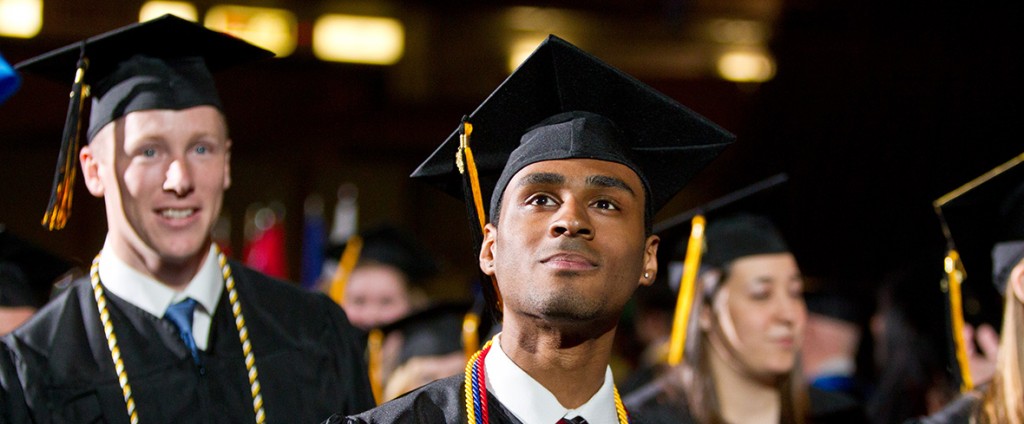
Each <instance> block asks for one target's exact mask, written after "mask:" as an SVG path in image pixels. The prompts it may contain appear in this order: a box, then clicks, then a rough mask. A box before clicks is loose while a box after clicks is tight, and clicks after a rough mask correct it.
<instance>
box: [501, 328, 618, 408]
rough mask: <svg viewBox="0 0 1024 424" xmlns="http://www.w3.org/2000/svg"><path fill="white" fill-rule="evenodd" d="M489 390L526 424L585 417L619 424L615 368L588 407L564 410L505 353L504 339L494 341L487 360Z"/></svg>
mask: <svg viewBox="0 0 1024 424" xmlns="http://www.w3.org/2000/svg"><path fill="white" fill-rule="evenodd" d="M484 372H485V373H486V376H487V379H486V382H487V389H488V390H490V391H491V393H493V394H494V397H495V398H497V399H498V401H499V402H501V404H502V405H504V406H505V408H506V409H508V410H509V411H510V412H512V414H513V415H515V416H516V418H518V419H519V420H520V421H522V422H523V423H524V424H556V423H557V422H558V420H560V419H562V418H565V419H572V418H575V417H577V416H581V417H583V418H584V419H586V420H587V423H588V424H617V423H618V422H619V418H618V415H617V414H616V411H615V382H614V381H613V380H612V370H611V368H610V367H609V368H606V369H605V372H604V384H602V385H601V388H600V389H599V390H598V391H597V393H595V394H594V396H593V397H591V398H590V400H588V401H587V402H586V403H584V404H583V405H582V406H580V407H579V408H576V409H568V408H566V407H564V406H562V404H561V403H559V402H558V399H556V398H555V395H553V394H551V392H550V391H548V389H547V388H545V387H544V386H542V385H541V384H540V383H538V382H537V381H536V380H534V379H533V377H530V375H529V374H527V373H526V371H523V369H522V368H519V366H518V365H516V364H515V362H512V360H511V359H509V357H508V355H505V352H504V351H502V350H501V335H500V334H499V335H497V336H495V337H494V342H493V343H492V344H491V350H490V352H488V353H487V357H486V359H485V360H484Z"/></svg>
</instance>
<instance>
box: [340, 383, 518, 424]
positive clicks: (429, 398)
mask: <svg viewBox="0 0 1024 424" xmlns="http://www.w3.org/2000/svg"><path fill="white" fill-rule="evenodd" d="M464 388H465V374H457V375H453V376H451V377H448V378H442V379H440V380H436V381H434V382H431V383H429V384H427V385H424V386H423V387H420V388H418V389H416V390H413V391H411V392H409V393H406V394H405V395H402V396H400V397H398V398H396V399H393V400H391V401H389V402H386V403H384V404H383V405H381V406H378V407H376V408H374V409H371V410H369V411H366V412H364V413H362V414H359V415H355V416H349V417H343V416H342V415H335V416H332V417H331V418H330V419H329V420H327V421H325V423H329V424H340V423H346V424H371V423H382V424H389V423H421V424H433V423H437V424H440V423H450V424H456V423H459V424H461V423H465V422H468V417H467V416H466V391H465V390H464ZM487 410H488V412H489V417H488V420H489V421H490V422H491V423H493V424H522V423H521V422H520V421H519V420H518V419H516V417H515V416H514V415H512V413H511V412H509V411H508V409H506V408H505V407H504V405H502V404H501V402H498V399H496V398H495V397H494V394H492V393H491V392H490V391H488V392H487Z"/></svg>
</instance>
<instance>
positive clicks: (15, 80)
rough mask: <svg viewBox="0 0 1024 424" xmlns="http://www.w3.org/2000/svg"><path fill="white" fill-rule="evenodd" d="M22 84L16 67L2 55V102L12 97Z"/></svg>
mask: <svg viewBox="0 0 1024 424" xmlns="http://www.w3.org/2000/svg"><path fill="white" fill-rule="evenodd" d="M19 86H21V77H19V76H18V74H17V73H16V72H14V68H11V65H10V64H9V63H7V61H6V60H4V56H3V55H0V103H3V102H4V101H5V100H7V98H8V97H11V95H12V94H14V92H15V91H18V87H19Z"/></svg>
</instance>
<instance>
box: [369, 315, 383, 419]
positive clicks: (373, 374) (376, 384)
mask: <svg viewBox="0 0 1024 424" xmlns="http://www.w3.org/2000/svg"><path fill="white" fill-rule="evenodd" d="M383 345H384V332H383V331H381V330H380V329H379V328H374V329H373V330H370V334H369V335H368V336H367V338H366V350H367V356H368V357H369V360H368V361H367V362H368V364H367V369H368V370H369V372H370V390H372V391H373V400H374V401H375V402H376V403H377V405H380V402H381V399H382V398H383V397H384V381H383V380H384V378H383V376H382V375H381V374H380V372H381V371H380V366H381V356H383V352H382V349H381V347H382V346H383Z"/></svg>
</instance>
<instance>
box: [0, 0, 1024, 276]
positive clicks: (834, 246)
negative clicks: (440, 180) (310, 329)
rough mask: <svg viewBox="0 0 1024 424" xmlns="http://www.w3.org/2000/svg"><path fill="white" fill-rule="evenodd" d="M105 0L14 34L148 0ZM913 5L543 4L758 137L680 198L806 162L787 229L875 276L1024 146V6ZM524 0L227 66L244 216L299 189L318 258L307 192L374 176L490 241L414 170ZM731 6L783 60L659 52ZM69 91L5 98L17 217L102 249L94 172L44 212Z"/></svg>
mask: <svg viewBox="0 0 1024 424" xmlns="http://www.w3.org/2000/svg"><path fill="white" fill-rule="evenodd" d="M87 3H89V6H88V7H86V6H84V4H85V3H82V2H71V1H66V2H57V1H56V0H49V1H47V2H46V5H47V7H48V9H47V17H46V19H47V20H48V21H47V22H48V24H47V26H46V27H45V28H44V33H45V36H41V37H39V38H37V39H33V40H14V39H0V51H3V53H4V55H5V56H6V57H7V58H8V59H9V60H11V61H18V60H21V59H25V58H27V57H30V56H32V55H35V54H38V53H41V52H43V51H46V50H48V49H50V48H54V47H58V46H61V45H64V44H68V43H70V42H72V41H74V40H75V39H77V38H79V37H81V36H84V35H88V34H92V33H96V32H100V31H106V30H109V29H112V28H115V27H118V26H121V25H124V24H126V23H128V22H131V20H132V19H134V18H135V16H134V13H135V10H137V5H136V4H135V3H134V2H127V3H132V4H130V5H126V4H125V3H126V2H109V3H110V4H105V3H102V2H99V3H101V4H100V5H94V3H97V2H87ZM896 3H897V2H889V1H858V2H833V1H824V0H793V1H782V2H781V3H779V2H756V1H723V2H712V1H701V0H662V1H635V2H621V1H611V0H602V1H588V2H577V1H569V0H564V1H555V2H544V3H543V4H541V3H540V2H532V3H525V4H528V5H532V6H554V7H558V8H561V9H565V10H568V11H569V12H571V13H574V14H570V15H568V16H570V17H573V18H574V19H576V20H577V21H578V23H579V22H582V23H583V24H586V25H582V27H581V28H578V29H577V30H576V35H577V39H578V40H580V41H579V43H580V44H581V47H583V48H584V49H587V50H589V51H592V52H594V53H595V55H597V56H598V57H602V58H605V59H606V60H607V61H609V62H610V63H612V64H613V65H616V66H620V67H622V68H623V69H624V70H626V71H627V72H629V73H631V74H634V75H636V76H638V77H639V78H641V79H643V80H644V81H646V82H648V83H649V84H651V85H652V86H654V87H655V88H658V89H659V90H662V91H664V92H665V93H666V94H668V95H669V96H671V97H673V98H675V99H677V100H679V101H681V102H682V103H684V104H686V105H688V106H690V107H691V108H693V109H694V110H696V111H698V112H700V113H702V114H704V115H706V116H708V117H709V118H711V119H712V120H714V121H716V122H719V123H720V124H721V125H722V126H724V127H725V128H727V129H729V130H731V131H734V132H735V133H736V134H737V135H738V141H737V143H736V144H735V145H734V146H732V147H730V149H728V150H727V151H726V153H725V154H723V156H722V157H720V158H719V159H718V160H716V162H714V163H713V164H712V166H711V168H709V169H708V170H706V171H705V172H704V173H702V174H701V175H700V176H699V177H698V178H697V180H696V181H695V182H694V183H693V184H691V186H690V187H689V188H687V189H686V190H685V191H684V192H683V194H681V195H680V196H679V197H677V198H676V199H675V201H673V202H672V203H671V204H670V206H669V208H668V210H667V211H666V212H665V213H663V214H662V217H665V216H668V215H669V214H671V213H674V212H679V211H682V210H684V209H687V208H689V207H692V206H694V205H697V204H699V203H700V202H703V201H707V200H709V199H712V198H714V197H716V196H719V195H721V194H724V193H726V192H729V191H731V190H734V189H736V188H739V187H741V186H743V185H746V184H748V183H751V182H754V181H756V180H758V179H761V178H764V177H766V176H769V175H772V174H774V173H776V172H780V171H785V172H787V173H789V174H790V177H791V178H790V185H789V187H788V202H787V204H786V205H787V208H786V211H787V213H786V215H787V219H786V227H787V229H788V236H789V238H790V239H791V240H792V243H793V244H794V245H795V246H796V249H797V251H798V254H799V256H800V260H801V263H802V265H803V267H804V268H805V271H806V273H807V274H809V275H811V276H813V277H818V278H819V279H821V280H822V281H825V282H827V283H831V284H839V285H850V286H853V285H855V286H858V287H866V286H869V285H871V284H873V283H875V282H877V281H878V280H880V279H882V278H883V277H884V276H885V275H886V274H888V273H890V272H891V271H893V270H899V269H904V268H907V267H908V266H910V267H913V266H919V265H920V264H923V263H924V264H932V263H934V264H935V265H936V267H937V266H938V265H939V264H940V261H941V257H940V255H941V254H942V250H943V247H944V244H943V241H942V237H941V233H940V232H939V227H938V223H937V221H936V219H935V217H934V213H933V212H932V210H931V206H930V204H931V201H932V200H933V199H935V198H937V197H938V196H939V195H941V194H943V193H944V192H946V191H949V190H951V189H953V188H955V187H956V186H958V185H960V184H962V183H964V182H966V181H968V180H970V179H971V178H973V177H974V176H976V175H978V174H980V173H982V172H983V171H985V170H987V169H988V168H991V167H993V166H995V165H997V164H999V163H1002V162H1003V161H1005V160H1007V159H1009V158H1010V157H1012V156H1014V155H1016V154H1019V153H1021V151H1022V150H1024V143H1022V142H1021V140H1022V139H1021V133H1020V131H1019V130H1018V129H1017V127H1018V125H1019V124H1020V123H1021V122H1024V107H1022V101H1021V99H1024V83H1022V82H1021V78H1022V76H1024V69H1022V67H1021V60H1020V56H1021V54H1020V48H1019V46H1018V43H1019V40H1022V39H1024V37H1022V35H1024V34H1021V32H1022V31H1024V29H1022V28H1024V26H1021V25H1020V24H1019V23H1020V22H1022V21H1024V19H1022V18H1024V16H1022V13H1021V7H1020V6H991V5H986V6H982V5H978V4H976V3H975V2H959V3H957V4H952V5H946V6H941V7H939V6H936V5H934V4H932V2H900V3H898V4H896ZM200 4H202V3H200ZM261 4H270V5H274V6H279V7H280V6H284V7H289V5H291V7H293V9H296V13H298V14H299V15H300V20H303V19H306V18H303V16H312V15H313V14H314V13H318V12H319V11H321V10H326V9H330V7H329V6H328V5H325V4H327V3H326V2H324V3H316V2H285V1H277V2H262V3H261ZM523 4H524V3H522V2H515V3H513V2H508V1H502V2H480V1H457V0H448V1H440V2H412V1H408V2H397V3H395V4H393V5H391V6H389V7H390V8H391V9H393V10H398V11H400V12H398V14H399V15H401V16H403V17H404V18H403V19H406V22H407V25H408V26H409V32H410V39H409V41H408V46H407V49H408V53H407V57H406V58H404V59H403V62H401V63H400V64H398V65H396V66H394V67H392V68H378V67H370V66H355V65H342V64H331V63H323V62H319V61H316V60H315V59H313V58H312V57H311V55H310V54H309V52H308V45H307V46H302V45H300V48H299V51H297V52H296V54H295V55H293V57H289V58H285V59H281V60H277V61H274V62H269V63H264V64H260V65H258V66H255V67H253V68H252V69H247V70H244V71H230V72H228V73H226V74H223V75H219V76H218V82H219V83H220V84H221V89H222V91H223V92H224V94H223V97H224V98H225V99H228V100H226V102H225V103H226V105H227V106H226V107H227V113H228V116H229V122H231V125H232V132H233V136H234V138H235V139H236V141H237V143H236V150H235V152H234V157H233V159H234V163H233V172H234V173H235V179H236V181H238V183H236V184H235V186H234V187H233V188H232V190H231V191H229V193H228V195H227V199H226V205H227V208H228V209H229V213H230V214H231V216H232V218H233V221H234V222H240V221H241V220H242V219H244V218H243V217H244V209H245V208H246V207H247V205H249V204H250V203H253V202H268V201H271V200H280V201H282V202H284V204H285V205H286V207H288V210H289V215H288V224H289V227H288V228H289V240H290V246H291V247H293V249H292V251H293V252H292V254H291V258H292V259H293V260H292V262H293V263H297V262H298V261H297V258H298V253H297V251H298V246H299V237H300V234H301V230H300V229H301V205H302V201H303V199H304V198H305V197H306V196H307V195H308V194H310V193H319V194H321V195H323V196H324V197H326V198H332V196H333V192H334V190H335V188H336V187H337V186H338V184H340V183H341V182H344V181H354V182H356V183H357V184H358V185H359V186H360V187H361V194H360V196H361V197H360V199H361V203H360V206H361V210H360V213H361V217H360V222H361V224H366V225H369V224H373V223H379V222H384V221H392V222H397V223H399V224H402V225H405V226H408V227H410V228H412V229H413V230H415V231H416V232H417V233H419V234H420V235H421V236H422V237H423V238H424V240H425V241H426V242H427V244H428V245H430V246H431V247H433V248H434V249H436V250H437V251H438V252H439V254H440V255H441V256H442V257H443V258H445V259H446V260H447V261H448V263H449V265H450V266H452V267H455V268H459V269H464V268H465V267H470V268H471V267H472V266H473V261H472V257H473V255H472V254H471V252H470V249H468V248H465V249H461V248H453V247H452V246H461V245H464V244H466V243H468V241H469V237H468V230H467V228H468V227H467V226H465V225H464V224H462V223H461V221H460V217H461V216H462V210H461V206H460V205H459V204H457V203H455V202H453V201H450V200H448V199H447V198H445V197H443V195H440V194H438V193H436V192H433V191H432V189H430V188H427V187H421V186H419V185H417V184H416V183H414V182H409V181H408V180H407V179H406V178H405V175H407V174H408V172H409V171H411V169H412V168H413V167H414V166H415V165H416V164H417V162H418V161H419V160H421V159H422V158H425V157H426V155H427V154H428V153H429V152H430V151H431V150H432V148H433V147H434V146H436V145H437V144H438V143H439V142H440V141H441V140H443V139H444V137H445V136H446V135H447V134H448V133H449V132H450V131H451V130H452V129H454V127H455V125H456V124H457V123H458V120H459V117H460V116H461V115H462V114H465V113H468V112H470V111H472V109H473V107H475V105H476V104H477V103H479V102H480V101H482V100H483V98H484V97H485V96H486V95H487V93H489V92H490V90H491V89H492V88H493V87H495V86H497V84H498V83H499V82H500V81H501V80H502V79H503V78H504V76H506V75H507V73H508V70H507V69H505V67H504V60H503V57H502V56H501V54H499V52H496V51H495V49H493V48H492V47H493V46H496V45H498V42H499V41H500V40H501V39H502V37H503V36H502V34H500V33H498V32H496V30H494V29H493V27H495V26H496V25H495V23H496V22H497V20H498V19H499V18H500V16H501V15H500V14H501V10H503V8H505V7H508V6H513V5H523ZM367 7H370V6H367ZM373 7H378V8H379V7H380V6H379V5H378V6H373ZM79 16H88V17H89V18H88V19H84V18H79ZM723 16H724V17H740V18H744V19H752V20H757V21H760V22H763V23H765V24H766V25H769V28H770V29H771V38H770V41H769V45H768V47H769V48H770V50H771V51H772V53H773V55H774V57H775V60H776V63H777V74H776V75H775V78H774V79H772V80H771V81H769V82H767V83H763V84H737V83H730V82H725V81H722V80H720V79H718V78H716V77H714V76H713V75H707V74H701V73H696V74H693V73H690V74H687V73H685V72H682V71H675V70H673V69H671V68H664V67H658V66H656V63H662V62H664V61H663V60H659V58H661V59H664V57H663V56H665V55H672V54H680V55H682V54H687V52H683V50H686V51H689V50H694V49H699V48H700V46H701V45H700V44H699V42H700V40H698V39H696V38H695V36H694V32H693V28H694V27H695V26H698V25H699V23H700V22H703V21H705V20H707V19H712V18H715V17H723ZM300 25H303V24H302V23H301V22H300ZM595 27H601V28H595ZM602 34H604V35H602ZM698 38H699V37H698ZM570 41H573V39H572V38H570ZM680 46H681V47H680ZM666 69H668V70H667V71H666ZM673 75H678V76H673ZM66 90H67V88H66V87H62V86H59V85H57V84H53V83H50V82H47V81H43V80H39V79H34V78H27V79H26V80H25V81H24V87H23V88H22V90H21V92H20V93H18V94H17V95H16V96H15V97H14V98H13V99H12V100H11V101H9V102H8V103H7V104H5V105H3V106H0V140H2V142H0V164H2V167H3V168H4V170H0V178H2V181H3V184H2V187H0V196H2V197H0V198H2V199H3V200H2V205H0V221H4V222H6V223H7V226H8V228H10V229H11V230H13V231H15V232H18V233H21V234H25V235H26V236H27V237H29V238H31V239H33V240H35V241H37V242H38V243H40V244H43V245H45V246H47V247H49V248H51V249H53V250H56V251H58V252H61V253H63V254H65V255H67V256H71V257H75V258H78V259H79V260H82V259H83V258H85V260H87V258H88V257H89V256H90V255H91V254H92V252H95V251H96V250H97V249H98V247H99V246H100V245H101V244H102V238H103V232H104V228H103V226H102V225H100V223H102V222H103V218H102V217H103V211H102V203H101V202H100V201H98V200H96V199H91V198H88V195H87V194H86V191H84V190H79V196H78V197H77V198H76V202H77V204H76V206H75V209H74V214H75V216H74V218H72V224H71V226H70V227H69V228H68V229H67V230H65V231H64V232H62V233H57V234H46V233H45V232H44V231H43V230H42V229H41V228H40V227H39V226H38V225H37V222H38V219H39V215H40V214H41V212H42V209H43V206H44V205H45V198H46V192H47V191H48V190H49V183H50V178H51V177H50V176H49V175H50V171H51V170H52V167H53V159H52V157H55V156H56V148H57V146H56V144H57V140H58V139H59V136H60V126H61V122H62V120H63V113H64V109H65V107H66V100H63V99H66ZM79 188H80V189H81V188H82V186H81V184H79ZM329 203H332V202H329ZM239 227H240V225H239ZM436 228H446V229H448V230H447V231H436V230H435V229H436ZM240 233H241V231H240V230H239V231H236V232H235V235H234V240H235V244H236V245H240V244H241V243H242V240H241V237H242V236H241V234H240ZM293 269H297V265H293ZM935 271H938V268H936V269H935ZM928 283H929V284H931V283H932V281H929V282H928Z"/></svg>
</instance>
